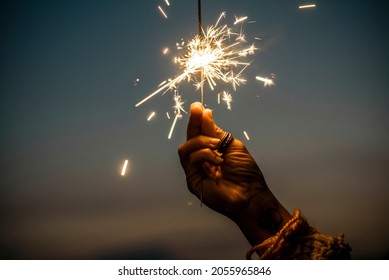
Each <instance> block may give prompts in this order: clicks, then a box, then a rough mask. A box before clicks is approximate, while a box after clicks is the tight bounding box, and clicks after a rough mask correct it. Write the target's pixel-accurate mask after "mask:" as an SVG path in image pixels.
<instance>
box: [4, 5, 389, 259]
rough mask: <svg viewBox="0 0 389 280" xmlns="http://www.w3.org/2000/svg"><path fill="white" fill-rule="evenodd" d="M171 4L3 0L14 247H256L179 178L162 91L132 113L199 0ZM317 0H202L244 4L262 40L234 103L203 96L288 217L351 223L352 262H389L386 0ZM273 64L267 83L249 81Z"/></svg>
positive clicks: (189, 94)
mask: <svg viewBox="0 0 389 280" xmlns="http://www.w3.org/2000/svg"><path fill="white" fill-rule="evenodd" d="M170 2H171V6H170V7H166V5H165V3H164V1H163V0H159V1H157V0H155V1H154V0H153V1H140V0H139V1H138V0H137V1H130V0H127V1H102V0H101V1H100V0H99V1H43V0H42V1H3V2H2V4H1V6H0V7H1V8H0V50H1V52H0V98H1V102H0V129H1V138H0V210H1V212H0V217H1V223H2V226H1V227H2V233H1V235H2V236H1V241H0V249H1V250H2V252H3V254H4V255H5V257H15V258H100V257H111V256H112V257H115V258H118V257H120V256H124V257H127V258H176V259H194V258H200V259H204V258H207V259H208V258H221V259H223V258H232V259H241V258H244V253H245V252H246V250H247V249H248V248H249V244H248V243H247V241H246V240H245V239H244V237H243V236H242V235H241V234H240V232H239V230H238V229H237V228H236V226H235V225H234V224H233V223H232V222H230V221H228V220H226V219H225V218H224V217H222V216H220V215H218V214H216V213H213V212H212V211H211V210H209V209H207V208H204V207H203V208H200V207H199V202H198V201H197V200H196V199H195V198H194V197H192V196H191V194H189V192H188V191H187V189H186V184H185V178H184V174H183V172H182V170H181V167H180V165H179V161H178V156H177V148H178V146H179V145H180V144H181V143H182V142H183V141H184V140H185V130H186V122H187V116H184V118H183V119H182V120H181V121H180V122H178V124H177V127H176V130H175V132H174V135H173V139H171V140H168V139H167V134H168V132H169V128H170V125H171V121H169V120H168V119H167V118H166V115H165V112H166V111H170V112H172V109H171V106H172V105H173V104H172V99H171V98H170V97H168V96H163V97H161V96H156V97H154V98H153V99H152V100H150V101H148V102H147V103H145V104H144V105H142V106H141V107H139V108H135V107H134V105H135V104H136V103H137V102H138V101H139V100H140V99H142V98H143V97H144V96H146V95H147V94H148V93H150V92H151V91H153V90H154V89H155V88H156V86H157V85H158V84H159V83H160V82H161V81H162V80H164V79H166V78H168V77H172V76H174V75H175V74H176V73H177V71H178V70H177V68H176V66H175V65H174V64H173V63H172V62H171V58H172V55H170V56H163V55H162V53H161V52H162V49H163V48H164V47H166V46H167V47H170V48H171V49H174V45H175V43H176V42H177V41H180V40H181V38H183V39H185V40H187V39H190V38H191V37H193V36H194V35H195V33H196V31H197V1H195V0H190V1H189V0H188V1H174V0H171V1H170ZM312 2H314V3H316V4H317V7H316V8H315V9H310V10H299V9H298V6H299V4H304V3H306V2H303V1H286V0H283V1H254V0H247V1H246V0H244V1H242V0H240V1H238V0H229V1H221V0H212V1H210V0H209V1H207V0H203V12H202V14H203V23H204V25H209V24H213V23H214V22H215V21H216V19H217V18H218V16H219V14H220V13H221V12H223V11H226V13H227V20H226V21H227V23H231V22H233V20H234V15H236V16H242V15H247V16H248V17H249V20H255V21H256V23H254V24H247V25H245V31H246V33H247V35H248V37H249V38H253V37H255V36H256V37H261V38H262V40H261V41H257V43H256V46H257V47H258V49H259V50H258V51H257V52H256V54H255V56H254V60H253V62H252V65H251V66H250V67H249V68H248V69H247V71H246V72H245V74H244V76H245V78H246V79H247V80H248V83H247V84H246V85H243V86H241V87H239V88H238V91H237V92H236V93H235V95H234V96H235V97H234V102H233V103H232V111H228V110H226V109H225V108H224V107H223V106H221V105H217V104H215V100H216V95H215V94H213V93H211V92H209V91H208V92H206V103H207V102H208V103H209V106H210V107H212V108H213V109H214V110H215V112H214V116H215V118H216V120H217V122H218V123H219V125H220V126H221V127H223V128H224V129H226V130H228V131H231V132H232V133H233V134H234V135H235V137H236V138H240V139H242V140H244V141H245V143H246V145H247V147H248V149H249V150H250V152H251V153H252V154H253V156H254V157H255V158H256V160H257V162H258V164H259V165H260V167H261V168H262V171H263V173H264V174H265V178H266V179H267V181H268V184H269V186H270V188H271V189H272V190H273V192H274V193H275V194H276V196H277V197H278V198H279V200H280V201H281V202H282V203H283V204H284V205H285V206H286V207H287V209H288V210H289V211H293V209H294V208H300V209H301V210H302V211H303V213H304V214H305V215H306V216H307V217H308V218H309V220H310V221H311V222H312V224H314V225H316V226H317V227H318V228H319V229H320V230H322V231H323V232H324V233H328V234H338V233H339V232H343V233H345V234H346V239H347V240H348V241H349V242H350V243H351V245H352V247H353V249H354V250H353V254H354V257H355V258H373V259H374V258H382V257H385V256H386V257H387V256H388V251H389V245H388V244H389V242H388V241H389V237H388V234H387V232H388V230H389V222H388V219H387V217H386V211H387V205H388V203H389V190H388V184H387V181H388V180H387V172H388V170H389V157H388V156H389V148H388V142H389V133H388V127H389V121H388V119H389V118H388V109H389V108H388V104H389V97H388V92H389V82H388V81H389V80H388V78H387V75H388V73H389V71H388V70H389V69H388V62H389V61H388V54H387V50H388V49H389V40H388V35H389V34H388V30H389V25H388V20H387V13H388V9H387V3H386V2H385V1H334V0H328V1H312ZM158 5H161V6H163V7H164V8H165V10H166V12H167V14H168V16H169V18H168V19H165V18H163V17H162V16H161V14H160V13H159V11H158V9H157V6H158ZM270 73H274V74H275V75H276V86H274V87H270V88H264V87H263V85H261V84H260V83H259V82H258V81H256V80H255V76H256V75H260V76H266V75H270ZM137 78H139V79H140V82H139V83H138V85H136V86H135V85H134V80H135V79H137ZM181 93H182V96H183V99H184V100H186V104H185V105H186V108H188V107H189V104H190V103H191V102H193V101H194V100H198V93H196V92H195V90H194V88H193V87H192V86H183V87H182V88H181ZM212 102H214V103H212ZM151 111H156V113H157V114H156V117H155V118H154V119H153V121H151V122H147V121H146V119H147V116H148V115H149V113H150V112H151ZM244 130H246V131H247V132H248V133H249V135H250V141H247V140H246V139H245V138H244V136H243V131H244ZM125 159H129V161H130V167H129V172H128V174H127V175H126V176H125V177H121V176H120V169H121V165H122V163H123V161H124V160H125Z"/></svg>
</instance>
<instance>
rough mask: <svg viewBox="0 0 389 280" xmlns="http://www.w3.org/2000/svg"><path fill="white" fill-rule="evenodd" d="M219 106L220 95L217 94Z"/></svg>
mask: <svg viewBox="0 0 389 280" xmlns="http://www.w3.org/2000/svg"><path fill="white" fill-rule="evenodd" d="M217 104H220V93H218V94H217Z"/></svg>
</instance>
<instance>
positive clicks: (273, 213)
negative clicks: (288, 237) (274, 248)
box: [233, 190, 292, 246]
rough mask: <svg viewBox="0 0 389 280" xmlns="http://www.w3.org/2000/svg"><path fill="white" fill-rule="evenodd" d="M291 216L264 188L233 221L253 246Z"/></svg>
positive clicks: (280, 226) (277, 229)
mask: <svg viewBox="0 0 389 280" xmlns="http://www.w3.org/2000/svg"><path fill="white" fill-rule="evenodd" d="M291 218H292V216H291V214H290V213H289V212H288V211H287V210H286V209H285V208H284V207H283V206H282V205H281V203H280V202H279V201H278V200H277V199H276V198H275V196H274V195H273V194H272V193H271V192H270V190H266V191H265V193H261V194H258V195H256V196H254V197H253V198H252V199H251V200H250V202H249V203H248V205H247V207H245V209H243V210H242V211H241V212H240V213H238V214H237V215H236V216H235V217H234V218H233V221H234V222H235V223H236V224H237V225H238V227H239V228H240V230H241V231H242V233H243V234H244V235H245V237H246V238H247V240H248V241H249V242H250V244H251V245H252V246H254V245H257V244H260V243H262V242H263V241H264V240H265V239H267V238H269V237H271V236H273V235H275V234H276V233H277V232H278V231H279V230H280V229H281V228H282V227H283V226H284V225H285V224H286V223H287V222H288V221H289V220H290V219H291Z"/></svg>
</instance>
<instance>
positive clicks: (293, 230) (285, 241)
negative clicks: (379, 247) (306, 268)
mask: <svg viewBox="0 0 389 280" xmlns="http://www.w3.org/2000/svg"><path fill="white" fill-rule="evenodd" d="M350 251H351V247H350V246H349V245H348V244H347V243H346V242H345V240H344V235H343V234H340V235H339V236H337V237H334V236H328V235H324V234H321V233H319V232H318V231H317V230H316V229H315V228H313V227H311V226H310V225H309V224H308V222H307V220H306V219H305V218H303V217H302V216H301V212H300V210H299V209H296V210H295V211H294V214H293V218H292V219H290V220H289V221H288V222H287V223H286V224H285V225H284V226H283V228H282V229H281V230H280V231H279V232H278V233H276V234H275V235H274V236H272V237H269V238H268V239H266V240H265V241H263V242H262V243H260V244H258V245H256V246H254V247H252V248H251V249H250V250H249V251H248V252H247V254H246V259H248V260H249V259H251V258H252V255H253V254H254V253H255V252H256V253H257V254H258V256H259V258H260V259H262V260H265V259H268V260H269V259H299V260H309V259H311V260H320V259H322V260H323V259H350V258H351V256H350Z"/></svg>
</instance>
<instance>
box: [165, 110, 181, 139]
mask: <svg viewBox="0 0 389 280" xmlns="http://www.w3.org/2000/svg"><path fill="white" fill-rule="evenodd" d="M179 117H180V116H179V115H176V117H175V118H174V121H173V124H172V127H171V128H170V131H169V135H168V137H167V139H171V138H172V134H173V130H174V127H175V126H176V122H177V119H178V118H179Z"/></svg>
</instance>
